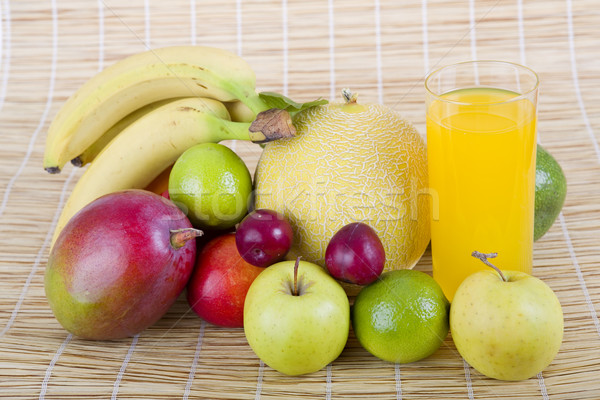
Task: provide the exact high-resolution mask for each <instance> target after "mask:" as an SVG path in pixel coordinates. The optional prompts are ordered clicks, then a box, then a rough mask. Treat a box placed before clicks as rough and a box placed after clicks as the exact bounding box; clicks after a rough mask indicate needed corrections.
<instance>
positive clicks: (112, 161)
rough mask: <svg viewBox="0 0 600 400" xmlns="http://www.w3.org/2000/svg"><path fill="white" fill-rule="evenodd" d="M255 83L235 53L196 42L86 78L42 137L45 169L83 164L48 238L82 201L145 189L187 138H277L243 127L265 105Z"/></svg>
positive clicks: (184, 146)
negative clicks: (84, 166) (44, 142)
mask: <svg viewBox="0 0 600 400" xmlns="http://www.w3.org/2000/svg"><path fill="white" fill-rule="evenodd" d="M255 84H256V76H255V74H254V72H253V70H252V69H251V68H250V66H249V65H248V64H247V63H246V62H245V61H244V60H243V59H242V58H240V57H238V56H236V55H235V54H232V53H230V52H227V51H225V50H222V49H217V48H212V47H201V46H174V47H165V48H160V49H155V50H150V51H147V52H143V53H139V54H135V55H132V56H130V57H128V58H125V59H123V60H121V61H119V62H117V63H116V64H114V65H112V66H110V67H108V68H106V69H105V70H103V71H102V72H100V73H99V74H97V75H96V76H94V77H93V78H92V79H90V80H89V81H87V82H86V83H85V84H84V85H83V86H82V87H81V88H80V89H79V90H77V91H76V92H75V93H74V94H73V95H72V96H71V97H70V98H69V99H68V100H67V101H66V103H65V104H64V105H63V107H62V108H61V109H60V111H59V112H58V114H57V115H56V117H55V119H54V120H53V121H52V123H51V125H50V128H49V132H48V137H47V141H46V148H45V153H44V168H45V170H46V171H48V172H49V173H58V172H60V170H61V168H63V167H64V165H65V164H66V163H68V162H69V161H71V162H72V164H73V165H75V166H82V165H85V164H87V163H90V165H89V166H88V167H87V170H86V171H85V173H84V174H83V175H82V176H81V178H80V179H79V181H78V182H77V185H76V186H75V188H74V189H73V192H72V193H71V195H70V197H69V199H68V200H67V203H66V204H65V206H64V209H63V211H62V214H61V216H60V218H59V220H58V223H57V226H56V230H55V232H54V237H53V239H52V244H54V242H55V240H56V238H57V237H58V234H59V233H60V231H61V230H62V229H63V227H64V226H65V224H66V223H67V222H68V220H69V219H70V218H71V217H72V216H73V215H74V214H75V213H76V212H77V211H79V210H80V209H81V208H83V207H84V206H85V205H87V204H88V203H89V202H91V201H92V200H94V199H96V198H98V197H100V196H102V195H105V194H108V193H112V192H115V191H118V190H122V189H130V188H144V187H146V186H147V185H148V184H149V183H150V182H151V181H152V180H154V178H156V176H158V175H159V174H160V173H161V172H162V171H163V170H164V169H165V168H167V167H168V166H170V165H171V164H173V163H174V162H175V161H176V160H177V158H178V157H179V156H180V155H181V154H182V153H183V152H184V151H185V150H186V149H188V148H189V147H191V146H193V145H195V144H198V143H203V142H219V141H222V140H227V139H238V140H252V141H253V142H257V143H261V142H265V141H269V140H274V139H278V138H280V137H283V136H285V135H286V132H278V131H277V130H276V131H275V132H273V130H272V129H271V130H270V131H269V132H267V133H266V136H265V134H264V133H262V131H260V130H256V129H251V122H253V121H254V120H255V118H256V117H257V115H259V114H260V113H262V112H265V111H268V110H272V108H271V106H270V104H269V102H268V101H267V102H266V101H265V100H264V97H263V96H261V95H259V94H258V93H257V92H256V88H255ZM288 117H289V115H288ZM288 119H289V118H288ZM290 124H291V120H290ZM265 132H266V131H265ZM287 134H289V132H287Z"/></svg>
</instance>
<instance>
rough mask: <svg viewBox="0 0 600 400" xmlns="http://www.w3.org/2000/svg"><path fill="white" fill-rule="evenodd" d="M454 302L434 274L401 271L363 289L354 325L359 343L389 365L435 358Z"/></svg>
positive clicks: (353, 312)
mask: <svg viewBox="0 0 600 400" xmlns="http://www.w3.org/2000/svg"><path fill="white" fill-rule="evenodd" d="M449 309H450V303H449V302H448V300H447V299H446V297H445V296H444V293H443V292H442V289H441V288H440V286H439V285H438V284H437V282H436V281H434V280H433V278H432V277H431V276H429V275H427V274H426V273H424V272H421V271H415V270H408V269H404V270H396V271H390V272H386V273H384V274H382V275H381V276H380V278H379V279H378V280H377V281H375V282H373V283H371V284H370V285H368V286H366V287H365V288H364V289H362V290H361V291H360V293H359V294H358V296H356V300H355V302H354V307H353V308H352V326H353V329H354V333H355V335H356V337H357V338H358V341H359V342H360V344H361V345H362V346H363V347H364V348H365V349H366V350H367V351H369V353H371V354H373V355H374V356H376V357H379V358H381V359H382V360H385V361H390V362H398V363H409V362H413V361H417V360H420V359H422V358H425V357H427V356H430V355H431V354H433V353H434V352H435V351H436V350H437V349H438V348H439V347H440V345H441V344H442V342H443V341H444V339H445V338H446V335H448V312H449Z"/></svg>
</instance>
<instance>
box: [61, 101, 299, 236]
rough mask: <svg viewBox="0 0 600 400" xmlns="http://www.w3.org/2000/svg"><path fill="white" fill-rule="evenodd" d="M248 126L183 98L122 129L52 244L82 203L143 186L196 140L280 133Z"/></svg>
mask: <svg viewBox="0 0 600 400" xmlns="http://www.w3.org/2000/svg"><path fill="white" fill-rule="evenodd" d="M288 119H289V116H288ZM250 126H251V124H250V123H246V122H232V121H229V114H228V112H227V109H226V108H225V106H224V105H223V103H221V102H219V101H217V100H211V99H202V98H195V97H192V98H184V99H181V100H176V101H172V102H169V103H168V104H166V105H163V106H161V107H159V108H156V109H155V110H152V111H150V112H149V113H147V114H146V115H144V116H142V117H141V118H139V119H138V120H136V121H135V122H133V123H132V124H131V125H129V126H128V127H126V128H125V129H124V130H123V131H121V132H120V133H119V134H118V135H117V136H116V137H115V138H114V139H113V140H111V141H110V143H109V144H108V145H107V146H106V147H105V148H104V149H103V150H102V151H101V152H100V153H99V154H98V156H97V157H96V158H95V160H94V161H93V162H92V163H90V164H89V166H88V168H87V170H86V171H85V172H84V174H83V175H82V176H81V177H80V178H79V181H78V182H77V184H76V185H75V187H74V189H73V191H72V193H71V195H70V196H69V199H68V200H67V202H66V204H65V206H64V208H63V210H62V214H61V216H60V218H59V220H58V223H57V226H56V229H55V231H54V237H53V239H52V245H53V244H54V242H55V241H56V239H57V237H58V235H59V233H60V232H61V231H62V229H63V227H64V226H65V225H66V223H67V222H68V221H69V219H70V218H71V217H72V216H73V215H74V214H75V213H76V212H77V211H79V210H80V209H81V208H83V207H84V206H85V205H86V204H88V203H89V202H91V201H93V200H95V199H96V198H98V197H100V196H102V195H105V194H108V193H112V192H115V191H118V190H122V189H130V188H144V187H146V186H147V185H148V184H149V183H150V182H151V181H152V180H153V179H154V178H156V176H158V174H160V173H161V172H162V171H163V170H164V169H165V168H167V167H168V166H169V165H171V164H173V163H174V162H175V161H176V160H177V158H178V157H179V156H180V155H181V154H182V153H183V152H184V151H185V150H187V149H188V148H189V147H191V146H193V145H195V144H198V143H203V142H213V143H216V142H220V141H221V140H229V139H237V140H252V141H254V142H264V141H269V140H275V139H278V138H280V137H282V136H269V133H267V134H266V136H265V134H264V133H262V132H260V131H257V132H251V131H250ZM276 135H278V134H276Z"/></svg>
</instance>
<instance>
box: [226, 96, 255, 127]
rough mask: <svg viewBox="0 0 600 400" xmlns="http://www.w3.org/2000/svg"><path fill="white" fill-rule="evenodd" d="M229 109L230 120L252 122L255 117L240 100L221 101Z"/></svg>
mask: <svg viewBox="0 0 600 400" xmlns="http://www.w3.org/2000/svg"><path fill="white" fill-rule="evenodd" d="M223 104H225V107H227V111H229V115H230V116H231V120H232V121H235V122H252V121H254V119H255V118H256V114H255V113H254V112H253V111H252V110H251V109H249V108H248V106H247V105H245V104H244V103H242V102H241V101H239V100H238V101H228V102H225V103H223Z"/></svg>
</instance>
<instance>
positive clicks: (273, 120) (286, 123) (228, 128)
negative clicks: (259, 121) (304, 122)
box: [220, 109, 296, 143]
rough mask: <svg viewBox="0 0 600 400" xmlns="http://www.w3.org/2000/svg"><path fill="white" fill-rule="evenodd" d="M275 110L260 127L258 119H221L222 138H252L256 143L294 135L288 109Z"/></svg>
mask: <svg viewBox="0 0 600 400" xmlns="http://www.w3.org/2000/svg"><path fill="white" fill-rule="evenodd" d="M273 111H274V113H271V114H268V115H267V119H268V121H267V122H266V123H264V124H263V125H262V126H259V127H258V128H256V121H255V122H252V123H249V122H232V121H225V120H220V121H221V127H222V129H221V130H220V131H221V132H220V133H223V134H222V135H221V140H230V139H236V140H251V141H252V142H254V143H265V142H271V141H273V140H277V139H281V138H284V137H292V136H294V135H295V134H296V131H295V130H293V131H290V129H291V128H293V125H291V119H290V117H289V114H288V113H287V111H284V110H277V109H273ZM264 115H265V114H264V113H263V114H261V116H264ZM290 125H291V128H290Z"/></svg>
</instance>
